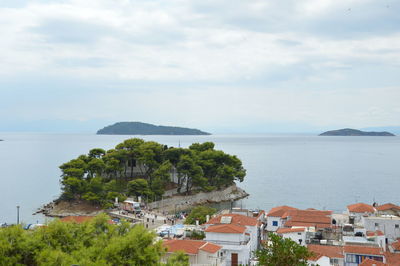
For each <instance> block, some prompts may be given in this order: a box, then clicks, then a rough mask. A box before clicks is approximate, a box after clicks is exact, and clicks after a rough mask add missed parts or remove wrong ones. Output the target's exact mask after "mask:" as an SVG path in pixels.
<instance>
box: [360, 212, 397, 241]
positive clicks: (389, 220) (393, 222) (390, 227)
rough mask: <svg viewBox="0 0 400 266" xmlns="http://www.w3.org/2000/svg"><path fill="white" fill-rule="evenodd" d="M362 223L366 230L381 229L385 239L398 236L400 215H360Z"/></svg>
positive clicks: (394, 238) (392, 238) (393, 238)
mask: <svg viewBox="0 0 400 266" xmlns="http://www.w3.org/2000/svg"><path fill="white" fill-rule="evenodd" d="M362 224H363V225H364V227H365V229H366V230H368V231H376V230H380V231H382V232H383V233H384V234H385V236H386V239H387V240H386V241H387V242H388V240H396V239H397V238H400V217H398V216H392V215H384V216H376V217H375V216H368V217H362Z"/></svg>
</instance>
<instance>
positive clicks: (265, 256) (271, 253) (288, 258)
mask: <svg viewBox="0 0 400 266" xmlns="http://www.w3.org/2000/svg"><path fill="white" fill-rule="evenodd" d="M268 242H269V243H267V244H265V245H264V246H263V247H262V248H261V249H260V250H257V251H256V252H255V255H256V257H257V258H258V261H259V265H280V266H307V265H308V263H307V259H308V258H310V257H311V255H312V254H311V252H310V251H309V250H308V249H307V247H305V246H302V245H299V244H298V243H296V242H295V241H293V240H291V239H289V238H282V237H280V236H278V235H276V234H273V233H271V234H269V241H268Z"/></svg>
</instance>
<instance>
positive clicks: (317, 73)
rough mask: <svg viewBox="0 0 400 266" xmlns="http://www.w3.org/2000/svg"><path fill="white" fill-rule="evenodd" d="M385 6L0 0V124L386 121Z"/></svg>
mask: <svg viewBox="0 0 400 266" xmlns="http://www.w3.org/2000/svg"><path fill="white" fill-rule="evenodd" d="M399 14H400V2H399V1H398V0H343V1H338V0H302V1H298V0H280V1H278V0H275V1H267V0H251V1H243V0H242V1H237V0H198V1H197V0H193V1H188V0H168V1H158V0H146V1H143V0H142V1H136V0H84V1H82V0H63V1H57V0H51V1H50V0H47V1H44V0H43V1H39V0H31V1H25V0H0V34H1V38H0V106H1V108H0V121H1V122H0V124H1V125H0V131H15V130H39V129H41V130H43V129H45V130H47V129H48V128H49V127H50V128H51V127H53V129H56V130H70V131H71V130H72V131H74V130H75V131H81V130H89V131H90V130H93V131H95V130H96V129H98V127H102V126H104V125H106V124H108V123H113V122H117V121H143V122H149V123H154V124H163V125H178V126H188V127H196V128H201V129H204V130H208V131H212V132H277V131H278V132H279V131H290V132H293V131H294V132H295V131H309V130H316V129H321V128H327V129H328V128H329V129H330V128H337V127H354V128H364V127H371V126H390V125H392V126H398V125H400V16H399ZM38 125H39V126H38Z"/></svg>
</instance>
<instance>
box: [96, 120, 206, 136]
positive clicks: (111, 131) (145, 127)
mask: <svg viewBox="0 0 400 266" xmlns="http://www.w3.org/2000/svg"><path fill="white" fill-rule="evenodd" d="M97 134H98V135H211V134H210V133H208V132H204V131H201V130H199V129H192V128H184V127H169V126H156V125H152V124H147V123H142V122H118V123H115V124H113V125H110V126H106V127H104V128H103V129H100V130H99V131H97Z"/></svg>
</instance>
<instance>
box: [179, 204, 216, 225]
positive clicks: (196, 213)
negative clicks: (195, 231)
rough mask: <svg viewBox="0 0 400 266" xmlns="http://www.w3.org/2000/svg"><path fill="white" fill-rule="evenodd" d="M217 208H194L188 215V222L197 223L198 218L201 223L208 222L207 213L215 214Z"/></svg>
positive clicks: (186, 221)
mask: <svg viewBox="0 0 400 266" xmlns="http://www.w3.org/2000/svg"><path fill="white" fill-rule="evenodd" d="M216 212H217V210H216V209H214V208H211V207H207V206H198V207H195V208H193V209H192V211H191V212H190V213H189V215H188V216H187V217H186V220H185V223H186V224H196V220H198V221H199V223H200V224H204V223H205V222H206V216H207V215H210V217H211V215H213V214H214V213H216Z"/></svg>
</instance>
